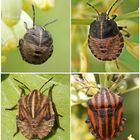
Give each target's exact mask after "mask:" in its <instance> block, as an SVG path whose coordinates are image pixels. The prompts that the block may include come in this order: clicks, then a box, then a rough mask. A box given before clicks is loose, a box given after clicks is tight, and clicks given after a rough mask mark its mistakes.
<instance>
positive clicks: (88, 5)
mask: <svg viewBox="0 0 140 140" xmlns="http://www.w3.org/2000/svg"><path fill="white" fill-rule="evenodd" d="M87 5H88V6H90V7H92V8H93V9H94V10H95V11H96V13H97V14H98V15H100V14H99V12H98V10H97V9H96V8H95V6H93V5H91V4H90V3H88V2H87Z"/></svg>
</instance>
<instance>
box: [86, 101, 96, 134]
mask: <svg viewBox="0 0 140 140" xmlns="http://www.w3.org/2000/svg"><path fill="white" fill-rule="evenodd" d="M88 105H89V108H90V109H91V111H92V113H93V114H92V115H94V118H95V122H96V127H97V129H98V128H99V120H98V113H97V111H96V109H95V108H94V106H93V105H92V103H91V99H89V100H88ZM88 115H89V118H90V114H88ZM90 120H91V118H90ZM91 124H92V122H91ZM92 127H93V128H94V126H93V124H92ZM95 131H97V130H95ZM97 133H98V132H97ZM97 135H99V134H97Z"/></svg>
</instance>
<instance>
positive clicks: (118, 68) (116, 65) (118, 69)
mask: <svg viewBox="0 0 140 140" xmlns="http://www.w3.org/2000/svg"><path fill="white" fill-rule="evenodd" d="M115 63H116V66H117V69H118V70H119V65H118V61H117V60H115Z"/></svg>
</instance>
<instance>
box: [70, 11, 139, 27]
mask: <svg viewBox="0 0 140 140" xmlns="http://www.w3.org/2000/svg"><path fill="white" fill-rule="evenodd" d="M138 16H139V11H138V10H136V11H133V12H130V13H126V14H122V15H120V16H118V17H117V18H116V20H124V19H132V18H137V17H138ZM93 20H94V19H72V20H71V22H72V24H76V25H90V24H91V22H92V21H93Z"/></svg>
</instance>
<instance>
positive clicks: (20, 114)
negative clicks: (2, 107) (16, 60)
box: [6, 78, 64, 139]
mask: <svg viewBox="0 0 140 140" xmlns="http://www.w3.org/2000/svg"><path fill="white" fill-rule="evenodd" d="M51 79H52V78H50V79H49V80H48V81H47V82H45V83H44V84H43V85H42V86H41V88H40V89H39V90H37V89H34V90H32V91H31V90H30V89H29V88H28V87H27V86H26V85H25V84H24V83H22V82H20V81H19V80H17V79H14V80H16V81H17V82H19V83H20V84H21V85H22V86H19V88H20V89H21V94H20V99H19V100H18V103H17V104H16V105H15V106H13V107H12V108H6V110H15V109H17V114H16V127H17V131H16V132H15V133H14V135H13V136H15V135H16V134H17V133H18V132H19V131H20V132H21V133H22V134H23V135H24V136H25V137H26V138H28V139H33V138H39V139H43V138H44V137H46V136H47V135H48V134H49V133H50V132H51V131H52V128H53V127H54V126H56V127H58V128H60V129H62V130H64V129H63V128H62V127H60V124H59V120H58V116H61V117H62V115H60V114H58V113H57V110H56V107H55V104H54V102H53V99H52V89H53V88H54V86H55V84H53V85H52V86H51V87H50V88H49V91H48V96H45V95H44V94H43V93H44V92H45V91H46V90H47V89H44V90H43V91H42V89H43V87H44V86H45V85H46V84H47V83H48V82H49V81H50V80H51ZM25 89H27V90H28V91H29V92H30V93H29V94H28V95H26V93H25Z"/></svg>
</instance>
